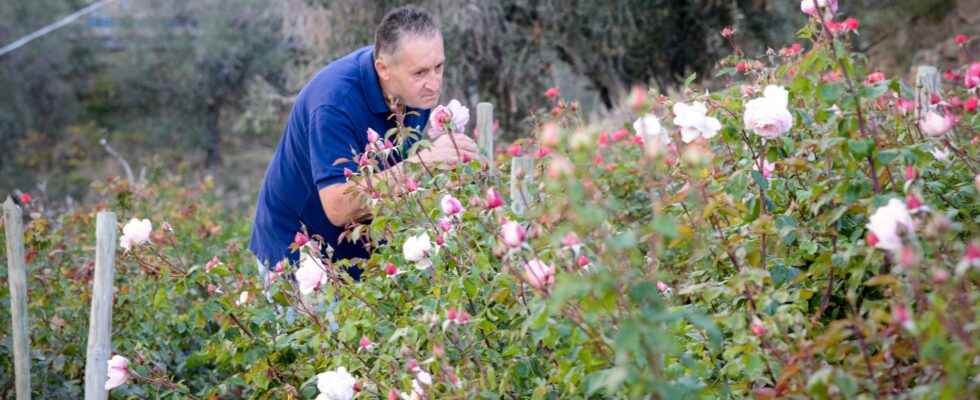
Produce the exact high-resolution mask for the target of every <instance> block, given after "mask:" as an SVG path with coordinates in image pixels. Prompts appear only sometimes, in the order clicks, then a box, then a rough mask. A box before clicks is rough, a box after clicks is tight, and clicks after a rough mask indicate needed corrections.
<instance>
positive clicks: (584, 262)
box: [575, 254, 589, 268]
mask: <svg viewBox="0 0 980 400" xmlns="http://www.w3.org/2000/svg"><path fill="white" fill-rule="evenodd" d="M575 263H576V264H578V266H579V268H584V267H585V266H587V265H589V258H588V257H586V256H585V255H584V254H583V255H580V256H578V260H576V261H575Z"/></svg>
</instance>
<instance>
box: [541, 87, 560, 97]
mask: <svg viewBox="0 0 980 400" xmlns="http://www.w3.org/2000/svg"><path fill="white" fill-rule="evenodd" d="M559 94H560V92H559V91H558V88H556V87H551V88H548V90H545V92H544V95H545V97H547V98H549V99H553V98H555V97H558V95H559Z"/></svg>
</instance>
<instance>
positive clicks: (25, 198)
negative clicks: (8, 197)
mask: <svg viewBox="0 0 980 400" xmlns="http://www.w3.org/2000/svg"><path fill="white" fill-rule="evenodd" d="M30 202H31V194H30V193H27V192H24V193H21V194H20V203H21V204H27V203H30Z"/></svg>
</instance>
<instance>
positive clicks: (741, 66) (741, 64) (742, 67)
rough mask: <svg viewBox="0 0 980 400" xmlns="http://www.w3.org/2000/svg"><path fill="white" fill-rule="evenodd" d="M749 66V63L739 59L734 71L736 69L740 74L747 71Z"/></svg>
mask: <svg viewBox="0 0 980 400" xmlns="http://www.w3.org/2000/svg"><path fill="white" fill-rule="evenodd" d="M750 68H751V66H750V65H749V63H747V62H745V61H739V62H738V64H735V71H737V72H738V73H740V74H744V73H746V72H748V70H749V69H750Z"/></svg>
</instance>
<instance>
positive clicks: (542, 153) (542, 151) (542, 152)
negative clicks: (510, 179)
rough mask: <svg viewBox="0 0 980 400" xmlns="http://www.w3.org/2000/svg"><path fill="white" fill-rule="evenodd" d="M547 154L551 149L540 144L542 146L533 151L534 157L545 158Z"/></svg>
mask: <svg viewBox="0 0 980 400" xmlns="http://www.w3.org/2000/svg"><path fill="white" fill-rule="evenodd" d="M548 154H551V149H550V148H548V147H544V146H542V147H540V148H538V152H537V153H534V158H545V157H547V156H548Z"/></svg>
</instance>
